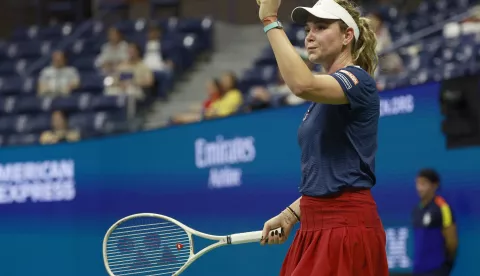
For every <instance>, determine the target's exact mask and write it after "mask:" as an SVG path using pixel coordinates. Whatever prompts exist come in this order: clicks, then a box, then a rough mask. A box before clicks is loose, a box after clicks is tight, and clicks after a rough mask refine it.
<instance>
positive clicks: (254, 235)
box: [227, 228, 282, 244]
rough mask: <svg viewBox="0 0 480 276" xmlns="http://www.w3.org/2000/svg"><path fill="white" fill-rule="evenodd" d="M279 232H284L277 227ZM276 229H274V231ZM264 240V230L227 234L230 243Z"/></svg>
mask: <svg viewBox="0 0 480 276" xmlns="http://www.w3.org/2000/svg"><path fill="white" fill-rule="evenodd" d="M276 230H277V231H278V232H279V233H281V232H282V230H281V228H278V229H276ZM273 231H275V230H272V232H273ZM261 240H262V231H254V232H245V233H239V234H233V235H230V236H227V243H228V244H242V243H250V242H260V241H261Z"/></svg>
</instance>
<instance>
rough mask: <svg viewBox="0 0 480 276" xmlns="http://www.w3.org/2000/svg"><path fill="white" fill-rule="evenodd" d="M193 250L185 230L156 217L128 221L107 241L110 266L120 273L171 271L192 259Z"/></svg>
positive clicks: (160, 272) (114, 272) (144, 273)
mask: <svg viewBox="0 0 480 276" xmlns="http://www.w3.org/2000/svg"><path fill="white" fill-rule="evenodd" d="M190 251H191V247H190V238H189V236H188V234H187V233H186V232H185V230H183V229H182V228H181V227H180V226H178V225H176V224H175V223H173V222H170V221H167V220H163V219H160V218H153V217H151V218H150V217H138V218H133V219H130V220H127V221H125V222H124V223H122V224H120V225H119V226H118V227H117V228H116V229H115V230H114V231H113V232H112V233H111V234H110V237H109V238H108V240H107V244H106V255H107V261H108V266H109V267H110V270H111V271H112V272H113V274H114V275H116V276H123V275H139V276H143V275H145V276H146V275H149V276H151V275H167V274H169V275H171V274H173V273H174V272H176V271H178V269H180V268H181V267H182V266H183V265H184V264H185V263H186V262H187V261H188V259H189V257H190Z"/></svg>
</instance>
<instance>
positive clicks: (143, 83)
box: [105, 43, 154, 101]
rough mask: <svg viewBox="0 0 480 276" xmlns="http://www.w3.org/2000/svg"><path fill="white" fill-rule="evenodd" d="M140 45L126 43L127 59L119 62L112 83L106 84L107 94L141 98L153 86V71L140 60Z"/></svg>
mask: <svg viewBox="0 0 480 276" xmlns="http://www.w3.org/2000/svg"><path fill="white" fill-rule="evenodd" d="M141 57H142V56H141V53H140V47H139V46H138V45H137V44H135V43H130V44H129V45H128V60H127V61H126V62H123V63H122V64H120V65H119V66H118V67H117V69H116V71H115V73H114V74H112V84H111V85H109V86H107V88H106V90H105V93H106V94H107V95H119V94H127V95H131V96H133V97H134V98H136V99H137V100H140V101H141V100H143V99H144V98H145V96H146V94H149V92H150V91H149V90H150V89H151V88H152V87H153V83H154V77H153V72H152V70H150V69H149V68H148V67H147V66H146V65H145V63H144V62H143V61H142V58H141Z"/></svg>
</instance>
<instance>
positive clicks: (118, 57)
mask: <svg viewBox="0 0 480 276" xmlns="http://www.w3.org/2000/svg"><path fill="white" fill-rule="evenodd" d="M127 59H128V44H127V42H126V41H125V40H124V39H123V35H122V34H121V33H120V31H119V30H118V29H116V28H114V27H111V28H110V29H108V42H107V43H105V44H104V45H103V46H102V50H101V52H100V55H99V56H98V57H97V59H96V61H95V64H96V66H97V67H100V68H101V69H102V72H103V73H104V74H106V75H108V74H110V73H112V72H114V71H115V69H116V67H117V66H118V65H120V64H121V63H122V62H125V61H126V60H127Z"/></svg>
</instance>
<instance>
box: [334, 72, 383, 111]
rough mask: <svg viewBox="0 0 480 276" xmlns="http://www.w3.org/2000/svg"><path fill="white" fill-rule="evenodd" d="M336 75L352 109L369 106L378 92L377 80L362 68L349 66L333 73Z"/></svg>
mask: <svg viewBox="0 0 480 276" xmlns="http://www.w3.org/2000/svg"><path fill="white" fill-rule="evenodd" d="M331 76H332V77H334V78H335V79H336V80H337V81H338V83H339V84H340V86H341V87H342V89H343V92H344V93H345V96H346V97H347V98H348V101H349V103H350V107H351V109H357V108H362V107H365V106H367V105H368V104H369V103H370V102H371V101H372V96H373V95H375V93H376V87H375V85H372V83H373V84H374V83H375V81H374V80H373V78H372V77H371V76H370V75H368V74H367V72H365V71H364V70H362V69H359V68H356V67H347V68H343V69H340V70H338V71H337V72H335V73H333V74H331Z"/></svg>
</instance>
